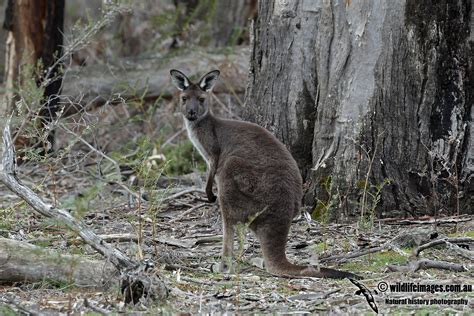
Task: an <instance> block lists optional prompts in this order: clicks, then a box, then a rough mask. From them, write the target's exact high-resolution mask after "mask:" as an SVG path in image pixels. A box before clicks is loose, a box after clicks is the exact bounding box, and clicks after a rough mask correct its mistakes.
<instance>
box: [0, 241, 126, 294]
mask: <svg viewBox="0 0 474 316" xmlns="http://www.w3.org/2000/svg"><path fill="white" fill-rule="evenodd" d="M0 262H1V263H2V264H1V265H0V283H11V282H41V281H49V282H54V283H58V284H59V283H69V284H74V285H75V286H79V287H94V288H99V289H104V288H108V287H110V286H117V285H118V284H119V283H118V275H117V270H116V269H115V268H114V267H113V266H112V264H110V262H106V261H99V260H90V259H85V258H82V257H80V256H73V255H67V254H59V253H56V252H53V251H50V250H46V249H43V248H41V247H37V246H34V245H31V244H28V243H25V242H21V241H17V240H11V239H7V238H0ZM114 275H115V276H114Z"/></svg>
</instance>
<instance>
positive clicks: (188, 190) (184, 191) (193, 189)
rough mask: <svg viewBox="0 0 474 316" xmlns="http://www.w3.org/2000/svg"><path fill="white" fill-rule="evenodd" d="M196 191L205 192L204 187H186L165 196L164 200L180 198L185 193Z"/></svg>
mask: <svg viewBox="0 0 474 316" xmlns="http://www.w3.org/2000/svg"><path fill="white" fill-rule="evenodd" d="M194 192H198V193H201V194H205V192H204V190H203V189H199V188H189V189H185V190H183V191H180V192H177V193H175V194H172V195H170V196H167V197H165V198H163V200H162V202H166V201H169V200H174V199H177V198H179V197H180V196H183V195H185V194H188V193H194Z"/></svg>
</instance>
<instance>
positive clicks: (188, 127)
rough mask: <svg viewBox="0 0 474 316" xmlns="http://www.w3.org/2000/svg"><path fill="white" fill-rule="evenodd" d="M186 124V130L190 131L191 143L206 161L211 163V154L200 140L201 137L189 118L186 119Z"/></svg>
mask: <svg viewBox="0 0 474 316" xmlns="http://www.w3.org/2000/svg"><path fill="white" fill-rule="evenodd" d="M185 125H186V130H187V132H188V137H189V140H190V141H191V143H193V145H194V147H196V149H197V150H198V151H199V154H200V155H201V156H202V158H204V160H205V161H206V163H207V164H208V165H209V154H208V152H207V151H206V150H205V149H204V147H203V145H202V143H201V141H200V140H199V137H198V135H197V133H196V130H195V129H194V128H193V127H192V126H191V124H190V123H189V121H188V120H185Z"/></svg>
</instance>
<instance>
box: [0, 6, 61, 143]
mask: <svg viewBox="0 0 474 316" xmlns="http://www.w3.org/2000/svg"><path fill="white" fill-rule="evenodd" d="M64 6H65V0H48V1H47V0H37V1H29V0H18V1H13V0H10V1H8V4H7V8H6V12H5V22H4V25H3V27H4V29H6V30H7V31H8V35H7V43H6V46H7V53H6V65H5V78H6V89H7V96H6V97H7V103H8V108H7V109H6V110H7V113H8V114H9V113H12V112H16V110H17V109H16V107H15V101H16V97H15V90H16V89H19V88H20V87H21V82H20V81H21V78H20V73H21V71H22V67H23V66H24V65H30V66H31V67H36V65H37V64H38V62H39V61H40V62H41V64H42V69H43V70H42V71H41V73H36V74H35V75H36V81H37V83H38V85H40V84H42V85H43V86H44V101H43V102H42V103H44V104H43V105H42V106H41V109H39V116H40V117H41V118H43V123H42V125H44V124H47V123H48V122H50V121H51V120H52V119H54V118H55V116H56V112H57V110H58V103H59V94H60V93H61V75H60V66H61V65H60V64H58V63H56V60H57V58H58V57H60V56H61V54H62V45H63V32H64V31H63V29H64ZM49 138H50V141H52V134H51V136H50V137H49Z"/></svg>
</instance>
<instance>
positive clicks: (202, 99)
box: [198, 97, 206, 103]
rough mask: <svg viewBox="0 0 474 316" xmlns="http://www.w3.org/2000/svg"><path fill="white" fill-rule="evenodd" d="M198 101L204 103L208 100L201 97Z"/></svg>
mask: <svg viewBox="0 0 474 316" xmlns="http://www.w3.org/2000/svg"><path fill="white" fill-rule="evenodd" d="M198 100H199V102H201V103H204V101H205V100H206V99H205V98H203V97H200V98H199V99H198Z"/></svg>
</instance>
